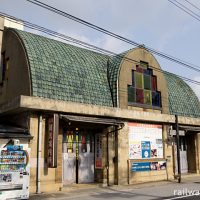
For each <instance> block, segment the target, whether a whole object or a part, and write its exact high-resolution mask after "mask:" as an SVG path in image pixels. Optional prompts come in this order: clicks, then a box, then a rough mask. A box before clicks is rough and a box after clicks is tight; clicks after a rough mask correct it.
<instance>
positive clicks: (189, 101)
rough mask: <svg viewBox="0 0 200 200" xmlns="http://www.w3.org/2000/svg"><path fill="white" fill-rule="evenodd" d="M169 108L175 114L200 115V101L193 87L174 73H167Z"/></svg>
mask: <svg viewBox="0 0 200 200" xmlns="http://www.w3.org/2000/svg"><path fill="white" fill-rule="evenodd" d="M165 78H166V80H167V85H168V94H169V110H170V113H171V114H173V115H180V116H187V117H200V102H199V99H198V97H197V96H196V94H195V92H194V91H193V90H192V88H191V87H190V86H189V85H188V84H187V83H186V82H185V81H184V80H182V79H181V78H179V77H178V76H176V75H175V74H173V73H165Z"/></svg>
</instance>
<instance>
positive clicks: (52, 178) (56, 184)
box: [30, 115, 62, 193]
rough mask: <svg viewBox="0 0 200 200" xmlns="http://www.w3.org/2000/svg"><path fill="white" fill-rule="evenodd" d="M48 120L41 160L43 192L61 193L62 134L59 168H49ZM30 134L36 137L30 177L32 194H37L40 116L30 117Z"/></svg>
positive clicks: (31, 144) (33, 141)
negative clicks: (47, 162) (47, 157)
mask: <svg viewBox="0 0 200 200" xmlns="http://www.w3.org/2000/svg"><path fill="white" fill-rule="evenodd" d="M45 126H46V120H45V119H43V125H42V158H41V168H40V171H41V191H42V192H47V191H49V192H50V191H59V189H60V188H61V187H62V153H61V152H62V134H59V136H58V167H57V168H48V167H47V164H46V148H45V147H46V136H47V132H46V129H45ZM30 133H31V135H32V136H33V137H34V138H33V140H31V142H30V148H31V159H30V163H31V171H30V174H31V177H30V193H35V192H36V177H37V148H38V116H37V115H32V116H31V117H30Z"/></svg>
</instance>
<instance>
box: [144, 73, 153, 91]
mask: <svg viewBox="0 0 200 200" xmlns="http://www.w3.org/2000/svg"><path fill="white" fill-rule="evenodd" d="M144 89H147V90H151V76H149V75H144Z"/></svg>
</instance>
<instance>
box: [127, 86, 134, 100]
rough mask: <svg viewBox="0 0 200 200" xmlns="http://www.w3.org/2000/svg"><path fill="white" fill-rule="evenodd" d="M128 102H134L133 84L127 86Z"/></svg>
mask: <svg viewBox="0 0 200 200" xmlns="http://www.w3.org/2000/svg"><path fill="white" fill-rule="evenodd" d="M128 102H132V103H134V102H135V88H134V87H133V86H130V85H129V86H128Z"/></svg>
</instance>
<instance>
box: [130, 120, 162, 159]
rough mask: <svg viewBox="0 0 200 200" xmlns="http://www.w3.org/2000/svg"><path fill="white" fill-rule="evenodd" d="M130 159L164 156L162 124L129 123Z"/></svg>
mask: <svg viewBox="0 0 200 200" xmlns="http://www.w3.org/2000/svg"><path fill="white" fill-rule="evenodd" d="M128 126H129V159H149V158H163V141H162V126H161V125H155V124H140V123H128Z"/></svg>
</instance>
